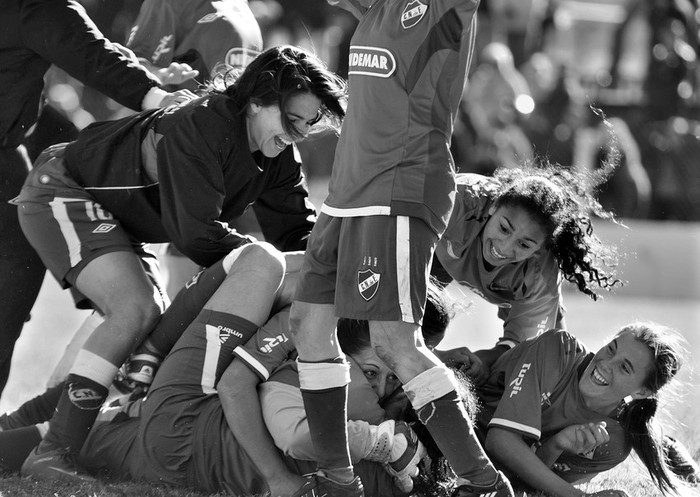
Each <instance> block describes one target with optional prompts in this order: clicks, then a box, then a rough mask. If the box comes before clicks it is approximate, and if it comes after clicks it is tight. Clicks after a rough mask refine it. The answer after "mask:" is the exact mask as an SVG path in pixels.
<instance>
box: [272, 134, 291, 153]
mask: <svg viewBox="0 0 700 497" xmlns="http://www.w3.org/2000/svg"><path fill="white" fill-rule="evenodd" d="M291 144H292V141H291V140H287V139H285V138H282V137H281V136H275V145H277V148H279V149H280V150H284V149H285V148H287V147H288V146H289V145H291Z"/></svg>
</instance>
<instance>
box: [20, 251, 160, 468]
mask: <svg viewBox="0 0 700 497" xmlns="http://www.w3.org/2000/svg"><path fill="white" fill-rule="evenodd" d="M75 283H76V287H77V288H78V289H79V290H80V292H81V293H82V294H84V295H85V296H86V297H87V298H89V299H90V300H91V301H92V302H93V303H94V305H95V306H96V307H98V308H99V309H100V310H101V312H102V315H103V316H104V322H103V323H101V324H100V325H99V326H98V327H97V328H95V330H94V331H93V333H92V334H91V335H90V337H89V338H88V339H87V341H86V342H85V344H84V346H83V347H82V349H81V350H80V351H79V352H78V354H77V356H76V360H75V362H74V363H73V366H72V367H71V369H70V374H69V375H68V378H67V387H66V388H65V389H64V391H63V394H62V396H61V399H60V401H59V403H58V406H57V409H56V413H55V415H54V416H53V418H52V420H51V423H50V428H49V432H48V433H47V435H46V437H45V438H44V440H43V441H42V443H41V444H40V446H39V447H38V448H37V451H36V455H37V458H35V459H34V460H33V461H30V460H29V459H28V461H27V464H25V467H24V468H23V473H26V474H42V473H43V474H47V475H50V474H51V473H52V471H51V468H53V467H56V466H58V464H59V461H57V460H53V461H50V463H49V464H40V463H41V461H40V459H44V460H45V459H46V458H47V457H48V455H52V458H55V459H59V460H61V461H62V462H61V466H60V467H61V469H62V470H66V469H68V468H70V462H71V461H65V462H63V459H65V458H63V457H59V456H60V455H62V454H63V453H66V454H67V455H69V456H72V455H74V454H75V453H77V452H78V451H79V450H80V447H81V446H82V444H83V442H84V441H85V438H86V437H87V434H88V431H89V430H90V427H91V426H92V424H93V423H94V421H95V418H96V416H97V413H98V411H99V408H100V407H101V406H102V403H103V402H104V400H105V399H106V397H107V393H108V389H109V386H110V385H111V384H112V380H113V379H114V376H115V374H116V372H117V369H118V368H119V366H120V365H121V364H122V363H123V362H124V360H125V359H126V358H127V357H128V355H129V353H130V352H131V351H132V350H133V348H134V346H135V344H137V343H139V342H140V341H142V340H143V338H144V337H145V336H146V334H147V333H148V332H149V331H150V330H151V329H152V327H153V326H154V325H155V323H156V321H157V320H158V318H159V317H160V315H161V312H162V311H163V306H164V302H163V301H162V300H159V297H160V293H159V292H158V291H157V290H155V288H154V286H153V284H152V283H151V280H150V279H149V278H148V276H147V275H146V273H145V271H144V269H143V267H142V264H141V260H140V259H139V257H138V256H137V255H136V254H135V253H133V252H127V251H118V252H109V253H107V254H104V255H100V256H98V257H97V258H95V259H92V260H91V261H90V262H88V263H87V265H86V266H85V267H84V268H83V269H82V270H81V271H80V273H79V274H78V276H77V278H76V280H75ZM45 470H48V471H45Z"/></svg>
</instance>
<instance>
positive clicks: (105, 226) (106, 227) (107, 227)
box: [92, 223, 117, 234]
mask: <svg viewBox="0 0 700 497" xmlns="http://www.w3.org/2000/svg"><path fill="white" fill-rule="evenodd" d="M116 227H117V225H116V224H110V223H101V224H100V225H99V226H98V227H97V228H95V229H94V230H92V232H93V233H98V234H99V233H109V232H110V231H112V230H113V229H114V228H116Z"/></svg>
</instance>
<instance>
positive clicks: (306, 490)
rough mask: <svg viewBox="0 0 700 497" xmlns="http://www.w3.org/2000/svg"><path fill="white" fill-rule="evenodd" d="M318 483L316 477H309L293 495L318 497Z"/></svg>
mask: <svg viewBox="0 0 700 497" xmlns="http://www.w3.org/2000/svg"><path fill="white" fill-rule="evenodd" d="M317 485H318V481H317V480H316V477H312V478H309V479H307V480H306V482H305V483H304V484H303V485H302V486H301V487H299V489H298V490H297V491H296V492H294V493H293V494H292V497H317V496H318V493H317V489H316V486H317Z"/></svg>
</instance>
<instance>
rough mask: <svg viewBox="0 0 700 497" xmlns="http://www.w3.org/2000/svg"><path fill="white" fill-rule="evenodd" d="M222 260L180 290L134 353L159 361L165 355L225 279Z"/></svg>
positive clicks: (225, 272)
mask: <svg viewBox="0 0 700 497" xmlns="http://www.w3.org/2000/svg"><path fill="white" fill-rule="evenodd" d="M224 260H226V258H224V259H221V260H220V261H218V262H216V263H215V264H213V265H212V266H210V267H208V268H207V269H205V270H204V271H201V272H200V273H198V274H197V275H196V276H195V277H194V278H192V280H190V281H189V282H188V283H187V284H186V285H185V286H184V287H182V289H181V290H180V291H179V292H178V293H177V295H176V296H175V298H174V299H173V302H172V303H171V304H170V306H169V307H168V308H167V309H166V311H165V312H164V313H163V316H162V317H161V318H160V321H159V322H158V324H157V325H156V326H155V328H154V329H153V331H152V332H151V334H150V335H149V336H148V338H147V339H146V343H145V344H143V345H141V346H139V347H138V348H137V349H136V353H142V352H148V353H150V354H154V355H157V356H159V357H161V358H162V357H165V356H166V355H168V352H170V349H172V348H173V345H175V343H176V342H177V341H178V339H179V338H180V336H181V335H182V334H183V333H184V331H185V330H186V329H187V327H188V326H189V325H190V323H192V321H194V319H195V318H196V317H197V314H199V311H201V310H202V307H204V304H206V303H207V301H208V300H209V299H210V298H211V296H212V295H214V293H215V292H216V290H218V288H219V287H220V286H221V284H222V283H223V282H224V280H225V279H226V274H227V271H226V270H225V269H224Z"/></svg>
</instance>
